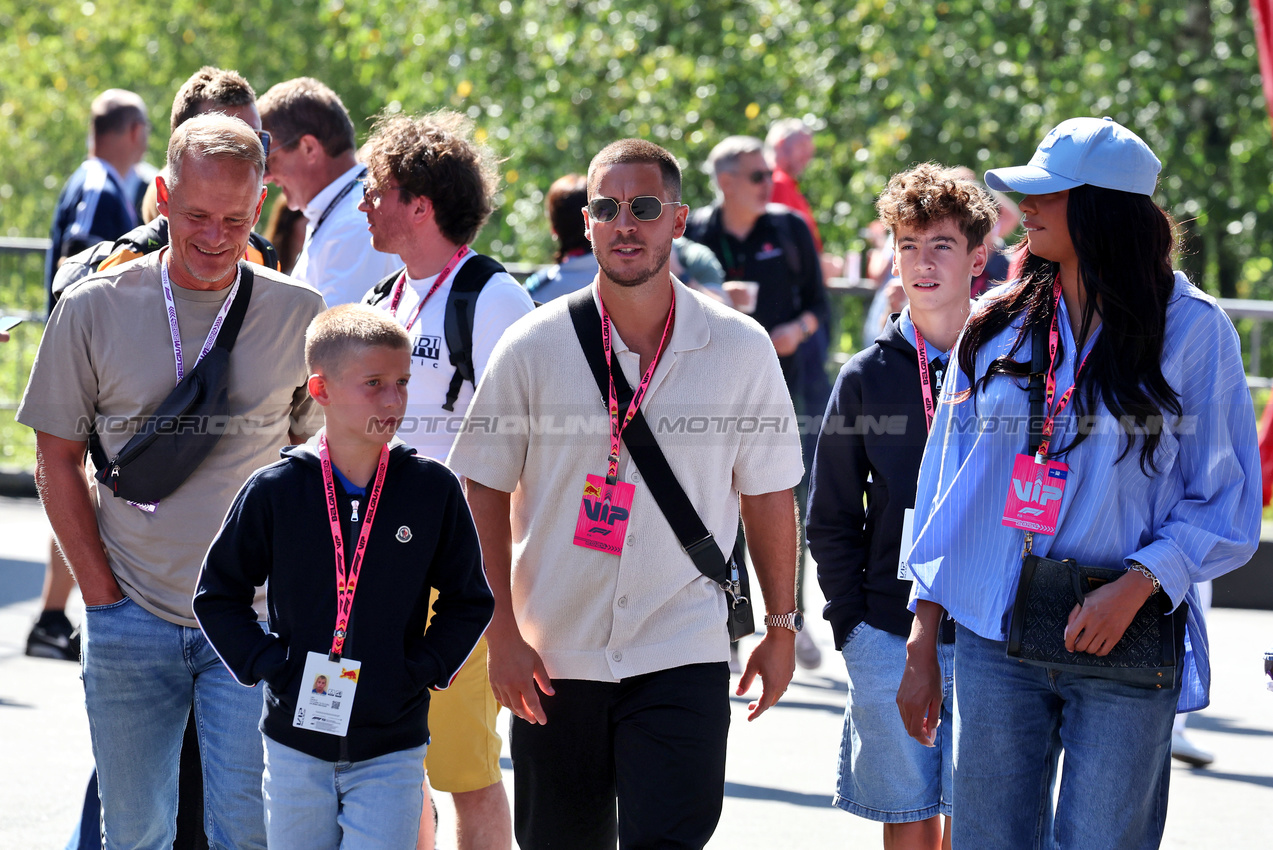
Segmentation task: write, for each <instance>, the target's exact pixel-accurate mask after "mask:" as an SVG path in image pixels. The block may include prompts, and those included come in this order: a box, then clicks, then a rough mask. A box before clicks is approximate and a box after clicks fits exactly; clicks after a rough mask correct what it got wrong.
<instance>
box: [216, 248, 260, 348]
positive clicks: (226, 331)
mask: <svg viewBox="0 0 1273 850" xmlns="http://www.w3.org/2000/svg"><path fill="white" fill-rule="evenodd" d="M239 273H240V277H239V291H238V292H237V293H235V295H234V303H233V304H231V305H230V312H229V313H227V314H226V316H225V324H224V325H222V326H221V332H220V333H218V334H217V347H218V348H224V349H225V350H226V351H227V352H229V351H232V350H233V349H234V341H235V340H237V339H238V338H239V330H240V329H241V328H242V327H243V317H244V316H246V315H247V313H248V302H249V301H251V300H252V282H253V281H254V280H256V275H254V274H252V267H251V266H250V265H248V264H247V263H246V262H244V261H243V260H240V261H239Z"/></svg>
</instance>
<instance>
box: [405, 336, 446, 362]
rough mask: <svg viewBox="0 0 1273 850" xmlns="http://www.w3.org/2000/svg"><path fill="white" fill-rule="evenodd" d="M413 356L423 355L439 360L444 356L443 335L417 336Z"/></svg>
mask: <svg viewBox="0 0 1273 850" xmlns="http://www.w3.org/2000/svg"><path fill="white" fill-rule="evenodd" d="M411 356H412V357H423V358H425V359H427V360H437V359H438V358H439V357H441V356H442V337H440V336H420V337H416V341H415V347H413V348H412V349H411Z"/></svg>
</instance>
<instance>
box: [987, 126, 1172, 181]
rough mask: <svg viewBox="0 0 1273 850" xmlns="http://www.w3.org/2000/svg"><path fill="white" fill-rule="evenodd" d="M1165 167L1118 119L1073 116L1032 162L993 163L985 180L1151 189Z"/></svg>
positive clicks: (1045, 142)
mask: <svg viewBox="0 0 1273 850" xmlns="http://www.w3.org/2000/svg"><path fill="white" fill-rule="evenodd" d="M1161 170H1162V163H1161V162H1159V161H1158V157H1156V156H1154V152H1153V151H1151V150H1150V149H1149V145H1147V144H1145V142H1144V141H1143V140H1142V139H1141V137H1140V136H1137V135H1136V134H1135V133H1133V132H1132V131H1131V130H1128V129H1127V128H1126V127H1124V126H1123V125H1122V124H1119V123H1118V122H1116V121H1115V120H1114V119H1112V118H1071V119H1069V120H1068V121H1062V122H1061V123H1060V124H1057V125H1056V126H1055V127H1053V128H1052V130H1051V132H1049V133H1048V134H1047V135H1046V136H1044V137H1043V141H1042V142H1040V143H1039V147H1038V150H1036V151H1035V152H1034V156H1032V157H1030V164H1029V165H1014V166H1012V167H1011V168H993V169H991V170H990V171H987V172H986V185H987V186H989V187H990V188H991V189H995V190H997V191H1000V192H1022V193H1024V194H1027V195H1046V194H1048V193H1049V192H1060V191H1062V190H1064V189H1073V188H1074V187H1075V186H1082V185H1085V184H1086V185H1089V186H1101V187H1103V188H1105V189H1117V190H1119V191H1120V192H1131V193H1133V194H1136V195H1152V194H1154V186H1155V185H1156V184H1157V183H1158V172H1159V171H1161Z"/></svg>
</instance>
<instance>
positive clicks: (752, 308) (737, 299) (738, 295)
mask: <svg viewBox="0 0 1273 850" xmlns="http://www.w3.org/2000/svg"><path fill="white" fill-rule="evenodd" d="M721 289H723V290H725V294H726V295H728V296H729V298H730V300H731V301H733V302H734V309H736V310H739V311H741V312H743V313H754V312H756V296H757V295H759V294H760V284H759V283H758V282H757V281H754V280H727V281H725V282H724V283H723V284H721Z"/></svg>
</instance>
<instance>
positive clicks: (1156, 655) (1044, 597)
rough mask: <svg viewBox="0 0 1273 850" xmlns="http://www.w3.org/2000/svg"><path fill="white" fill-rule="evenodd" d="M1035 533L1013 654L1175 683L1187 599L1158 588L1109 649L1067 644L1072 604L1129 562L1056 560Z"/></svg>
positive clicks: (1040, 345)
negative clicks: (1040, 547) (1175, 601)
mask: <svg viewBox="0 0 1273 850" xmlns="http://www.w3.org/2000/svg"><path fill="white" fill-rule="evenodd" d="M1041 328H1042V325H1041V324H1039V325H1036V326H1035V333H1034V335H1033V340H1032V347H1033V350H1034V356H1033V362H1032V364H1031V368H1030V384H1029V392H1030V450H1031V453H1034V452H1036V451H1038V447H1039V444H1040V443H1041V442H1042V434H1041V433H1040V429H1041V423H1042V421H1043V391H1044V388H1043V379H1044V376H1043V372H1044V370H1045V369H1046V368H1047V363H1046V355H1045V354H1043V352H1045V351H1046V350H1047V349H1046V343H1045V342H1044V340H1043V338H1042V337H1043V334H1042V333H1040V332H1039V331H1040V329H1041ZM1033 538H1034V534H1033V533H1032V532H1027V533H1026V545H1025V553H1024V556H1023V557H1022V561H1021V580H1020V582H1019V584H1018V585H1017V598H1016V601H1015V602H1014V603H1013V605H1012V623H1011V625H1010V626H1009V629H1008V656H1009V657H1011V658H1017V659H1020V660H1021V661H1024V662H1026V663H1027V664H1035V665H1038V666H1040V667H1048V668H1051V669H1054V670H1066V671H1072V672H1081V673H1086V674H1088V675H1090V676H1101V677H1103V678H1107V679H1117V680H1119V681H1122V682H1127V683H1129V684H1133V685H1140V686H1142V687H1147V688H1164V687H1166V688H1171V687H1175V685H1176V677H1177V675H1178V673H1177V671H1178V661H1179V658H1180V654H1181V652H1182V650H1183V646H1184V632H1185V615H1186V612H1187V610H1188V609H1187V606H1186V605H1184V604H1183V603H1182V604H1181V605H1180V606H1179V607H1177V608H1176V610H1175V612H1174V613H1171V612H1169V611H1168V609H1169V607H1170V604H1171V603H1170V600H1169V598H1168V596H1167V594H1166V593H1163V592H1159V593H1155V594H1154V595H1153V596H1151V597H1149V598H1148V599H1146V600H1145V604H1143V605H1141V606H1140V610H1138V611H1137V612H1136V616H1135V617H1134V618H1132V622H1131V624H1130V625H1129V626H1128V627H1127V631H1125V632H1123V636H1122V638H1120V639H1119V641H1118V643H1116V644H1115V645H1114V648H1113V649H1112V650H1110V652H1109V654H1108V655H1105V656H1099V655H1093V654H1092V653H1090V652H1070V651H1069V650H1067V649H1066V648H1065V627H1066V624H1067V623H1068V622H1069V617H1070V611H1072V610H1074V606H1075V605H1082V604H1083V598H1084V597H1085V596H1086V595H1087V594H1089V593H1091V592H1092V591H1093V590H1095V589H1096V588H1098V587H1100V586H1101V585H1103V584H1105V583H1106V582H1111V581H1114V580H1115V579H1117V578H1119V577H1120V576H1122V575H1124V574H1125V573H1126V570H1120V569H1110V568H1108V567H1089V566H1083V565H1081V564H1079V563H1078V562H1077V561H1075V560H1073V559H1066V560H1063V561H1054V560H1052V559H1051V558H1043V557H1040V556H1038V555H1035V554H1033V553H1032V552H1031V551H1030V548H1031V544H1032V542H1033Z"/></svg>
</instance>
